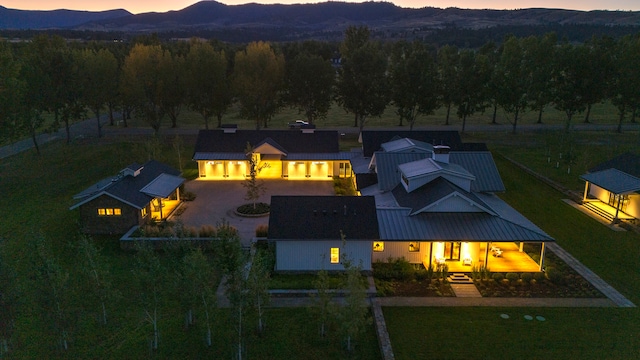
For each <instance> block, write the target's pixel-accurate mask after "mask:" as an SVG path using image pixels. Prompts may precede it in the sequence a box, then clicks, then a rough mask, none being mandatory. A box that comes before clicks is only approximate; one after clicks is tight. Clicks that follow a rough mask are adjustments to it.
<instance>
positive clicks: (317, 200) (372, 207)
mask: <svg viewBox="0 0 640 360" xmlns="http://www.w3.org/2000/svg"><path fill="white" fill-rule="evenodd" d="M345 213H346V215H345ZM340 231H342V232H343V233H344V235H345V237H346V239H347V240H376V239H378V238H379V233H378V217H377V214H376V203H375V198H374V197H373V196H272V197H271V214H270V216H269V235H268V237H269V239H270V240H326V239H340Z"/></svg>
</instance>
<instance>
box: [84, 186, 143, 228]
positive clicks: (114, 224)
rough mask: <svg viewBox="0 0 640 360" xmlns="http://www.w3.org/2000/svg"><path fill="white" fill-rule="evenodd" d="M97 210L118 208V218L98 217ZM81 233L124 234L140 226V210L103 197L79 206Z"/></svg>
mask: <svg viewBox="0 0 640 360" xmlns="http://www.w3.org/2000/svg"><path fill="white" fill-rule="evenodd" d="M99 208H119V209H121V210H122V215H120V216H99V215H98V209H99ZM79 209H80V221H81V223H82V231H83V232H84V233H86V234H94V235H97V234H105V235H109V234H124V233H126V232H127V231H128V230H129V229H131V227H133V226H134V225H140V224H141V222H142V219H140V210H139V209H136V208H134V207H132V206H130V205H127V204H124V203H122V202H120V201H118V200H116V199H114V198H112V197H109V196H106V195H103V196H100V197H98V198H96V199H94V200H93V201H90V202H88V203H86V204H84V205H82V206H80V208H79Z"/></svg>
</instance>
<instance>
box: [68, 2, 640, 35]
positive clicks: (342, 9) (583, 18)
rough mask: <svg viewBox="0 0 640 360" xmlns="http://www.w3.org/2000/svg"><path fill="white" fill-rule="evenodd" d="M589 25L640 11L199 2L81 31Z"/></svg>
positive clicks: (639, 15) (632, 20)
mask: <svg viewBox="0 0 640 360" xmlns="http://www.w3.org/2000/svg"><path fill="white" fill-rule="evenodd" d="M548 23H559V24H589V25H607V26H611V25H634V26H640V12H623V11H588V12H585V11H577V10H562V9H522V10H473V9H459V8H447V9H440V8H432V7H425V8H422V9H410V8H401V7H398V6H396V5H394V4H392V3H388V2H365V3H345V2H336V1H330V2H324V3H317V4H298V5H279V4H275V5H260V4H255V3H251V4H245V5H225V4H222V3H219V2H216V1H201V2H199V3H196V4H194V5H192V6H189V7H187V8H184V9H182V10H180V11H169V12H166V13H145V14H138V15H133V16H129V17H123V18H118V19H111V20H105V21H96V22H93V23H90V24H84V25H83V26H82V27H81V28H82V29H86V30H92V29H103V30H104V29H109V30H119V31H126V30H146V31H166V30H179V29H193V28H197V29H216V28H220V27H226V28H247V27H253V28H255V27H264V28H273V27H284V28H297V29H301V30H304V29H324V30H335V29H339V30H341V29H344V28H345V27H346V26H348V25H353V24H363V25H365V24H366V25H368V26H369V27H370V28H374V29H389V28H398V27H400V28H407V27H409V26H411V27H414V28H415V27H424V26H428V27H443V26H445V25H451V24H455V25H456V26H458V27H463V28H486V27H492V26H497V25H540V24H548Z"/></svg>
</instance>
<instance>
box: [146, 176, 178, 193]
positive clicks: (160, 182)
mask: <svg viewBox="0 0 640 360" xmlns="http://www.w3.org/2000/svg"><path fill="white" fill-rule="evenodd" d="M183 182H184V178H181V177H180V176H173V175H169V174H160V175H158V177H157V178H155V179H153V180H152V181H151V182H150V183H148V184H147V185H146V186H145V187H143V188H142V189H140V192H143V193H145V194H147V195H149V196H153V197H160V198H166V197H168V196H169V195H171V193H172V192H174V191H175V190H176V189H177V188H178V187H179V186H180V185H182V183H183Z"/></svg>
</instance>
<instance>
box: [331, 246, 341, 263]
mask: <svg viewBox="0 0 640 360" xmlns="http://www.w3.org/2000/svg"><path fill="white" fill-rule="evenodd" d="M331 263H332V264H339V263H340V248H331Z"/></svg>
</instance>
